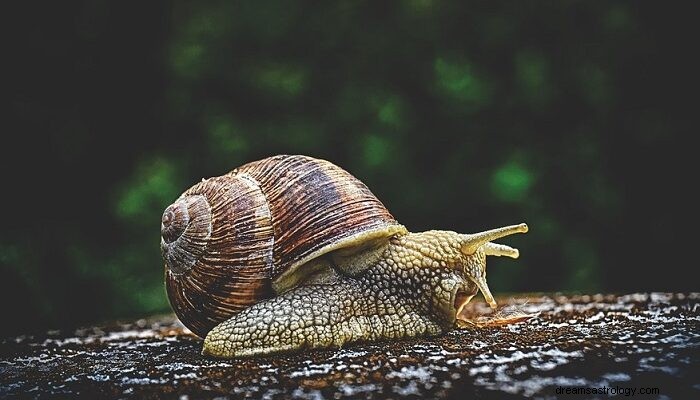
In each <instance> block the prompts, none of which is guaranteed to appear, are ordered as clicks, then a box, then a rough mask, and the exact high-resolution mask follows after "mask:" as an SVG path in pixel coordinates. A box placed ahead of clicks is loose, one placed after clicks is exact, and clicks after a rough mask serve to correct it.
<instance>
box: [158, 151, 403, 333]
mask: <svg viewBox="0 0 700 400" xmlns="http://www.w3.org/2000/svg"><path fill="white" fill-rule="evenodd" d="M403 230H404V228H403V227H402V226H401V225H400V224H398V222H396V220H395V219H394V218H393V217H392V215H391V214H390V213H389V212H388V211H387V210H386V208H385V207H384V206H383V205H382V203H381V202H380V201H379V200H378V199H377V198H376V197H375V196H374V195H373V194H372V192H370V190H369V189H368V188H367V187H366V186H365V185H364V184H363V183H362V182H360V181H359V180H358V179H356V178H355V177H353V176H352V175H350V174H349V173H348V172H346V171H345V170H343V169H341V168H340V167H338V166H336V165H334V164H332V163H330V162H328V161H324V160H319V159H314V158H311V157H305V156H275V157H270V158H266V159H263V160H260V161H255V162H252V163H249V164H246V165H244V166H242V167H239V168H237V169H235V170H233V171H231V172H230V173H228V174H226V175H223V176H219V177H215V178H210V179H206V180H203V181H202V182H200V183H198V184H196V185H194V186H192V187H191V188H190V189H188V190H187V191H186V192H185V193H183V194H182V196H180V198H178V199H177V200H176V201H175V203H173V204H172V205H170V206H168V208H166V210H165V212H164V213H163V219H162V223H161V251H162V253H163V258H164V260H165V267H166V268H165V280H166V288H167V292H168V298H169V300H170V304H171V305H172V307H173V309H174V310H175V313H176V314H177V316H178V317H179V318H180V320H181V321H182V323H183V324H184V325H185V326H187V327H188V328H189V329H190V330H191V331H192V332H194V333H195V334H196V335H198V336H200V337H204V336H205V335H206V333H207V332H209V330H211V328H213V327H214V326H216V325H218V324H219V323H221V322H223V321H224V320H226V319H228V318H230V317H231V316H233V315H234V314H236V313H237V312H239V311H241V310H243V309H244V308H246V307H249V306H250V305H252V304H254V303H256V302H258V301H260V300H262V299H265V298H268V297H271V296H273V295H274V294H275V292H274V290H273V289H272V288H273V283H274V282H275V281H276V280H278V279H279V278H280V276H282V275H285V276H286V275H290V274H295V273H297V272H296V271H299V270H301V269H303V268H304V266H305V265H307V264H308V262H309V261H311V260H313V259H315V258H317V257H319V256H321V255H323V254H326V253H328V252H329V251H332V250H335V249H338V248H343V247H347V246H350V245H356V244H357V241H358V240H370V239H376V238H379V237H387V236H391V235H392V234H394V233H396V232H400V231H403Z"/></svg>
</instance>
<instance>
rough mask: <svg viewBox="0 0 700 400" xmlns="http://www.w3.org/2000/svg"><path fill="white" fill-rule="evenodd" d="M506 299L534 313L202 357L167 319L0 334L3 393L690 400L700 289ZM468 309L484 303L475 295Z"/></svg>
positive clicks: (698, 377)
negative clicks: (510, 320)
mask: <svg viewBox="0 0 700 400" xmlns="http://www.w3.org/2000/svg"><path fill="white" fill-rule="evenodd" d="M508 303H510V304H521V306H520V308H521V309H522V310H524V311H526V312H530V313H538V315H537V316H536V317H534V318H532V319H530V320H529V321H527V322H521V323H517V324H513V325H508V326H503V327H489V328H470V329H463V330H458V331H453V332H451V333H448V334H446V335H444V336H442V337H437V338H430V339H415V340H406V341H401V342H391V343H387V342H385V343H373V344H364V345H354V346H350V347H348V348H344V349H341V350H335V351H317V352H307V353H305V354H299V355H292V356H284V357H264V358H258V359H254V360H240V361H239V360H232V361H221V360H213V359H208V358H205V357H203V356H201V355H200V350H201V341H200V340H199V339H197V338H196V337H194V336H192V335H191V334H189V333H188V331H186V330H185V329H183V328H182V326H181V325H180V324H179V323H178V322H177V321H176V320H175V319H174V317H173V316H164V317H158V318H152V319H149V320H139V321H136V322H134V323H129V324H119V325H114V326H103V327H92V328H85V329H78V330H76V331H74V332H72V331H71V332H64V331H50V332H48V333H47V334H45V335H41V336H26V335H25V336H19V337H14V338H6V339H2V340H0V397H3V398H4V397H15V396H17V397H38V398H45V397H74V396H76V395H79V396H81V397H86V398H95V397H99V398H104V397H108V398H111V397H116V398H128V397H138V398H143V397H145V398H161V397H167V398H173V397H174V398H183V399H184V398H202V397H205V398H211V397H217V396H224V397H251V398H310V399H321V398H329V399H339V398H358V397H359V398H400V397H428V398H509V397H512V398H520V397H539V398H542V397H545V398H546V397H551V398H555V397H569V396H573V398H577V399H579V398H580V399H584V398H608V397H609V395H610V393H608V394H599V395H596V394H594V393H593V392H592V389H593V388H597V390H598V389H601V388H603V387H607V388H609V389H611V388H612V389H615V388H617V389H620V390H625V389H626V390H632V389H635V390H636V393H637V394H638V395H639V390H640V388H646V389H658V392H657V393H656V394H653V395H645V396H646V397H644V398H674V399H676V398H678V399H688V398H700V374H699V372H700V369H699V368H698V365H700V293H690V294H666V293H650V294H630V295H622V296H615V295H593V296H563V295H552V296H528V297H522V298H518V299H517V300H513V299H511V300H507V299H500V301H499V304H508ZM523 303H524V304H523ZM470 307H471V308H470V309H469V312H470V313H473V315H479V314H483V313H486V312H487V310H486V306H485V305H484V304H483V303H473V304H471V305H470ZM558 387H563V388H569V389H574V388H589V392H588V393H586V394H584V395H573V394H569V395H567V394H566V393H558V389H557V388H558ZM562 390H566V389H562ZM579 390H580V389H579ZM583 390H586V389H583ZM584 393H585V392H584ZM67 395H70V396H67Z"/></svg>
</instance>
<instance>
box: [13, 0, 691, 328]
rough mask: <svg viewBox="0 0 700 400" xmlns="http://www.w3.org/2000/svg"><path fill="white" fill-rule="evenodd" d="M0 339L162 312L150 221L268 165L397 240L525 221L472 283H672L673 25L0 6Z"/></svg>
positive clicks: (680, 276) (672, 16)
mask: <svg viewBox="0 0 700 400" xmlns="http://www.w3.org/2000/svg"><path fill="white" fill-rule="evenodd" d="M14 7H17V8H15V9H7V10H6V11H5V12H4V14H5V17H6V18H7V19H8V20H9V21H8V22H7V24H6V25H5V26H6V27H9V28H10V29H9V32H11V33H10V34H9V35H5V38H6V40H8V41H9V42H10V43H9V47H7V48H5V50H4V52H3V53H4V55H3V59H4V61H3V64H4V65H5V66H9V67H10V72H8V73H6V74H5V75H4V78H5V79H4V82H5V83H3V86H4V88H3V97H5V98H6V99H7V100H8V101H7V103H6V106H4V107H3V108H4V114H5V113H6V114H5V115H6V117H3V120H4V123H5V124H8V126H7V127H6V129H3V130H4V132H3V134H2V135H3V136H2V137H3V140H2V142H3V145H2V148H3V151H2V153H3V157H2V160H1V161H0V162H2V179H3V185H2V196H1V197H2V211H3V217H2V228H1V229H0V232H1V233H0V268H1V269H0V315H2V319H3V322H2V323H1V324H0V334H13V333H18V332H31V331H32V330H38V329H46V328H49V327H55V328H60V327H65V326H74V325H77V324H85V323H92V322H99V321H105V320H110V319H114V318H135V317H140V316H145V315H149V314H153V313H161V312H168V311H169V305H168V302H167V299H166V296H165V291H164V288H163V266H162V262H161V259H160V253H159V226H160V217H161V213H162V211H163V209H164V208H165V207H166V206H167V205H168V204H169V203H170V202H172V201H173V200H174V199H175V198H176V197H177V196H179V194H180V193H181V192H182V191H184V190H185V189H186V188H188V187H189V186H190V185H192V184H194V183H195V182H197V181H198V180H200V179H201V178H202V177H210V176H215V175H220V174H223V173H225V172H227V171H228V170H230V169H233V168H234V167H236V166H238V165H240V164H242V163H245V162H248V161H253V160H256V159H260V158H263V157H266V156H269V155H273V154H278V153H300V154H307V155H312V156H316V157H321V158H325V159H328V160H331V161H333V162H335V163H336V164H338V165H341V166H342V167H344V168H346V169H347V170H349V171H350V172H351V173H353V174H354V175H356V176H357V177H358V178H360V179H361V180H363V181H364V182H365V183H366V184H367V185H368V186H369V187H370V189H372V190H373V191H374V192H375V194H376V195H377V196H378V197H379V198H380V199H381V200H382V201H383V202H384V203H385V205H386V206H387V207H388V208H389V209H390V210H391V211H392V212H393V214H394V215H395V216H396V217H397V219H399V220H400V221H401V222H402V223H404V224H405V225H406V226H407V227H409V229H411V230H416V231H419V230H426V229H434V228H439V229H450V230H456V231H461V232H473V231H478V230H483V229H487V228H491V227H497V226H501V225H505V224H511V223H518V222H522V221H525V222H527V223H528V224H529V225H530V228H531V231H530V233H529V234H527V235H521V236H517V237H512V238H509V239H507V240H505V242H507V243H508V244H511V245H513V246H517V247H519V248H520V249H521V254H522V256H521V258H520V259H519V260H518V261H512V260H501V259H492V260H489V270H488V274H489V282H490V286H491V288H492V290H493V291H495V292H499V293H506V292H531V291H577V292H584V293H597V292H632V291H648V290H657V291H688V290H697V289H698V287H697V281H695V280H693V279H692V278H691V276H692V275H693V274H691V273H690V272H689V271H691V270H692V269H695V268H697V261H696V260H694V259H693V257H692V255H693V253H694V252H695V248H697V244H695V240H694V239H695V237H697V234H695V235H693V234H689V233H687V232H688V231H689V230H688V229H684V228H685V227H689V226H690V225H691V216H692V215H693V212H692V210H693V209H694V208H695V207H697V204H696V203H695V202H694V201H692V200H691V197H690V196H689V195H688V193H689V190H687V189H688V188H690V187H692V186H694V185H696V179H695V177H694V176H693V174H692V173H691V171H692V170H693V167H695V166H696V164H697V159H696V156H694V155H693V148H692V145H691V144H690V143H689V142H688V140H689V138H690V137H692V136H693V135H697V129H695V127H696V126H697V125H696V123H695V120H696V117H697V110H696V109H697V97H696V94H697V91H695V89H694V88H692V86H691V84H690V83H691V81H692V79H693V77H694V76H695V75H696V74H697V69H696V68H695V66H694V65H693V64H692V63H691V62H690V59H692V55H693V53H697V44H696V43H695V42H694V40H695V39H693V38H694V35H693V34H692V32H691V30H692V26H693V25H694V24H695V21H693V20H692V15H694V14H693V13H691V12H689V11H688V10H682V9H679V7H678V5H677V4H675V3H664V4H660V3H658V2H653V1H637V2H618V1H605V2H597V1H555V2H550V1H530V2H522V1H506V2H484V1H478V2H475V1H437V0H407V1H388V2H377V1H334V2H311V1H274V2H270V1H261V2H243V1H240V2H239V1H234V2H223V1H222V2H189V1H146V2H136V3H130V2H122V1H106V0H103V1H68V2H46V3H44V4H43V5H40V6H39V5H36V4H28V3H27V4H25V5H15V6H14Z"/></svg>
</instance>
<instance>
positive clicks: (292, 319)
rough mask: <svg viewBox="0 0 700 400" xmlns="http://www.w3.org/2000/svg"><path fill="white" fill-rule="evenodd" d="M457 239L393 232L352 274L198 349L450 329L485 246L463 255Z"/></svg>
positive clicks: (256, 348)
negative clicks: (366, 265)
mask: <svg viewBox="0 0 700 400" xmlns="http://www.w3.org/2000/svg"><path fill="white" fill-rule="evenodd" d="M525 229H526V228H525ZM463 236H464V235H460V234H457V233H455V232H450V231H428V232H423V233H409V234H406V235H403V236H395V237H393V238H391V239H390V240H389V243H388V244H387V245H385V247H384V248H383V250H382V255H381V257H380V259H379V261H377V262H376V263H375V264H374V265H373V266H371V267H370V268H368V269H367V270H365V271H364V272H363V273H362V274H360V275H359V276H356V277H349V276H345V275H342V274H341V273H337V274H336V275H335V276H333V277H331V278H329V279H327V280H326V281H325V282H323V283H312V284H306V285H302V286H299V287H297V288H295V289H292V290H290V291H288V292H286V293H284V294H281V295H279V296H277V297H274V298H272V299H269V300H264V301H262V302H259V303H257V304H255V305H253V306H251V307H249V308H247V309H245V310H243V311H242V312H241V313H239V314H237V315H235V316H234V317H232V318H231V319H229V320H227V321H225V322H223V323H221V324H219V325H218V326H216V327H215V328H214V329H213V330H211V332H209V334H208V335H207V337H206V339H205V342H204V350H203V354H206V355H211V356H214V357H222V358H236V357H248V356H256V355H263V354H272V353H282V352H291V351H299V350H301V349H320V348H338V347H342V346H343V345H345V344H350V343H354V342H359V341H372V340H379V339H399V338H406V337H415V336H427V335H438V334H441V333H443V332H445V331H447V330H450V329H452V328H454V327H455V321H456V316H457V314H458V312H459V311H460V309H461V307H463V306H464V304H466V303H467V302H468V301H469V300H470V299H471V297H472V296H473V295H475V294H476V292H477V283H476V282H477V281H478V280H480V279H481V280H483V282H485V273H486V271H485V266H486V254H485V252H484V248H483V246H480V247H478V248H477V249H475V250H474V252H473V253H472V254H466V255H465V254H464V247H463V242H464V240H463ZM497 255H500V254H497ZM458 293H459V295H458ZM485 295H486V293H485ZM488 297H490V293H489V294H488V296H487V298H488ZM491 301H492V299H491Z"/></svg>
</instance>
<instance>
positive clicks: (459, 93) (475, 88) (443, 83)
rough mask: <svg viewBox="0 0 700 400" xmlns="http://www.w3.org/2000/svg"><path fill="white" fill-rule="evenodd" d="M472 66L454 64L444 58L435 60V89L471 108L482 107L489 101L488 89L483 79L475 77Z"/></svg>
mask: <svg viewBox="0 0 700 400" xmlns="http://www.w3.org/2000/svg"><path fill="white" fill-rule="evenodd" d="M475 69H476V68H475V67H474V65H473V64H471V63H469V62H466V61H463V62H456V61H452V60H448V59H446V58H442V57H441V58H437V59H436V60H435V78H436V84H437V88H438V89H439V90H440V91H441V92H442V93H444V94H445V95H447V96H449V97H450V98H452V99H455V100H457V101H460V102H463V103H466V104H469V105H471V106H482V105H484V104H486V103H487V102H488V101H489V98H490V88H489V85H488V84H487V83H486V81H485V80H484V79H483V77H480V76H479V75H477V73H476V71H475Z"/></svg>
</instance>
